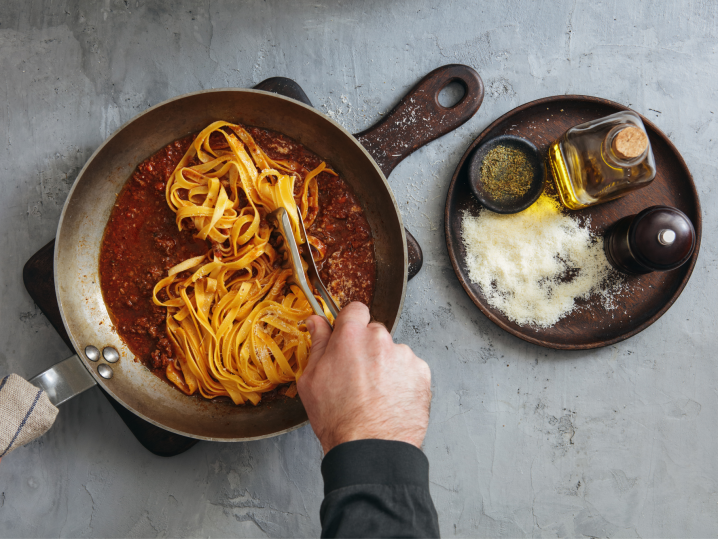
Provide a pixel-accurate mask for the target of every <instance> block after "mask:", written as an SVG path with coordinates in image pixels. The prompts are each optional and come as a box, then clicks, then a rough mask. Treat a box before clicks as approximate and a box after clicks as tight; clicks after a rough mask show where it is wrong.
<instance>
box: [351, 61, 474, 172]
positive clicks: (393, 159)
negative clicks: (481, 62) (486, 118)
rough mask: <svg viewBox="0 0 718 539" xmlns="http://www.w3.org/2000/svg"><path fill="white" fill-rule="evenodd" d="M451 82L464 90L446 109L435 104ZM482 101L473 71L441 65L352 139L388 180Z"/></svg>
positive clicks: (464, 67)
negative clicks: (371, 158)
mask: <svg viewBox="0 0 718 539" xmlns="http://www.w3.org/2000/svg"><path fill="white" fill-rule="evenodd" d="M452 82H458V83H459V84H461V85H462V86H463V87H464V96H463V97H462V98H461V100H460V101H459V102H458V103H456V104H455V105H453V106H452V107H449V108H446V107H443V106H442V105H441V104H440V103H439V93H440V92H441V90H443V89H444V88H446V87H447V86H448V85H449V84H451V83H452ZM483 100H484V83H483V81H482V80H481V77H480V76H479V74H478V73H477V72H476V70H475V69H473V68H471V67H469V66H466V65H461V64H450V65H445V66H442V67H439V68H437V69H435V70H434V71H432V72H431V73H429V74H428V75H426V76H425V77H424V78H423V79H421V80H420V81H419V82H418V83H417V84H416V86H414V87H413V88H412V89H411V90H410V91H409V93H408V94H406V95H405V96H404V97H403V98H402V99H401V101H399V104H398V105H397V106H396V107H394V108H393V109H392V110H391V112H389V113H388V114H386V115H385V116H384V117H383V118H382V119H381V120H380V121H379V122H377V123H376V124H374V125H373V126H371V127H370V128H369V129H366V130H364V131H362V132H361V133H357V134H356V135H354V136H355V137H356V138H357V139H358V140H359V142H361V144H362V146H364V148H366V150H367V151H368V152H369V153H370V154H371V156H372V157H373V158H374V160H375V161H376V162H377V164H378V165H379V168H381V171H382V172H383V173H384V176H389V174H391V171H392V170H394V168H395V167H396V165H398V164H399V163H401V161H402V160H404V158H406V157H407V156H408V155H410V154H411V153H413V152H415V151H416V150H418V149H419V148H421V147H422V146H424V145H425V144H428V143H429V142H431V141H432V140H435V139H437V138H439V137H441V136H442V135H446V134H447V133H450V132H451V131H453V130H454V129H456V128H457V127H459V126H461V125H463V124H464V123H466V122H467V121H468V120H469V119H470V118H471V117H472V116H473V115H474V114H476V112H477V111H478V110H479V107H481V102H482V101H483Z"/></svg>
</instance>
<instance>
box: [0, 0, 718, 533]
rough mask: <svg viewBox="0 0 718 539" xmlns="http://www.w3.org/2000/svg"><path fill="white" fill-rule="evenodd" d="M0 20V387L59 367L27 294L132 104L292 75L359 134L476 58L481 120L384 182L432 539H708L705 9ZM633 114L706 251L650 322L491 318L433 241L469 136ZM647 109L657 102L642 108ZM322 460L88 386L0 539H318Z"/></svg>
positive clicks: (703, 2) (292, 5) (325, 7)
mask: <svg viewBox="0 0 718 539" xmlns="http://www.w3.org/2000/svg"><path fill="white" fill-rule="evenodd" d="M2 4H3V6H2V9H0V74H1V75H2V76H1V78H0V99H1V105H2V106H0V135H1V136H2V139H3V140H2V143H1V144H0V193H1V194H0V253H1V256H0V294H1V295H0V302H1V308H0V317H1V318H0V320H1V322H2V323H1V324H0V373H1V374H4V373H6V372H17V373H18V374H20V375H23V376H31V375H34V374H36V373H37V372H38V371H40V370H42V369H44V368H46V367H48V366H50V365H51V364H52V363H53V362H55V361H56V360H60V359H62V358H64V357H65V356H67V355H68V354H69V350H68V349H67V348H66V346H65V345H64V344H63V342H62V341H61V340H60V338H59V337H58V336H57V334H56V333H55V331H54V330H53V329H52V327H51V326H50V325H49V323H48V322H47V320H46V319H45V318H44V317H43V315H42V314H41V313H40V312H39V310H38V309H37V307H35V306H34V305H33V302H32V301H31V300H30V298H29V296H28V295H27V293H26V292H25V289H24V287H23V284H22V278H21V271H22V267H23V264H24V263H25V261H26V260H27V259H28V258H29V257H30V256H31V255H32V254H33V253H34V252H35V251H36V250H37V249H38V248H40V247H41V246H43V245H44V244H45V243H47V242H48V241H49V240H50V239H52V238H53V236H54V234H55V227H56V226H57V221H58V218H59V214H60V210H61V208H62V204H63V201H64V199H65V197H66V195H67V192H68V190H69V188H70V185H71V184H72V182H73V180H74V178H75V176H76V174H77V172H78V171H79V169H80V168H81V166H82V165H83V164H84V162H85V160H86V159H87V158H88V157H89V156H90V155H91V153H92V152H93V150H94V149H95V148H96V147H97V146H98V145H99V144H100V143H101V142H102V141H103V140H104V139H105V137H107V136H108V135H109V134H111V133H112V132H113V131H114V130H115V129H117V128H118V127H119V126H120V125H122V124H123V123H124V122H126V121H128V120H129V119H131V118H132V117H133V116H134V115H136V114H137V113H139V112H140V111H142V110H144V109H145V108H147V107H148V106H150V105H154V104H156V103H158V102H160V101H163V100H165V99H167V98H170V97H173V96H176V95H179V94H183V93H186V92H191V91H195V90H199V89H203V88H219V87H225V86H235V87H247V86H252V85H254V84H255V83H257V82H259V81H261V80H263V79H265V78H267V77H270V76H275V75H284V76H288V77H292V78H294V79H296V80H297V81H299V82H300V83H301V84H302V86H303V87H304V89H305V90H306V92H307V94H308V95H309V96H310V98H311V99H312V100H313V101H314V103H315V105H317V106H319V107H321V108H322V110H323V111H325V112H327V113H328V114H330V115H331V116H332V117H334V118H335V119H337V120H338V121H339V122H340V123H342V124H343V125H345V126H346V127H347V128H349V129H350V130H353V131H358V130H360V129H362V128H364V127H366V126H368V125H370V124H372V123H373V122H374V121H376V120H377V119H378V118H379V117H380V114H381V113H382V112H385V111H387V110H388V109H390V108H391V106H392V105H393V104H394V103H395V102H396V101H397V100H398V99H399V97H400V96H401V95H402V94H403V92H405V91H406V90H408V89H409V88H410V87H411V86H412V85H413V84H414V83H415V82H416V81H417V80H418V79H419V78H420V77H421V76H423V75H424V74H425V73H427V72H428V71H430V70H431V69H433V68H435V67H437V66H440V65H442V64H446V63H454V62H461V63H466V64H469V65H471V66H473V67H474V68H476V69H477V70H478V71H479V72H480V74H481V76H482V77H483V79H484V82H485V84H486V98H485V100H484V105H483V106H482V108H481V110H480V111H479V113H478V114H477V115H476V116H475V117H474V119H472V120H471V121H470V122H469V123H467V124H466V125H465V126H463V127H462V128H460V129H459V130H458V131H456V132H455V133H452V134H450V135H448V136H446V137H444V138H442V139H440V140H438V141H436V142H434V143H432V144H430V145H429V146H428V147H426V148H424V149H422V150H421V151H419V152H418V153H417V154H415V155H413V156H411V157H410V158H409V159H408V160H406V161H405V162H404V163H402V164H401V165H400V166H399V167H398V168H397V169H396V170H395V171H394V173H393V174H392V176H391V179H390V183H391V185H392V188H393V189H394V193H395V194H396V197H397V199H398V200H399V201H400V204H401V208H402V209H403V216H404V219H405V221H406V223H407V226H408V228H409V229H410V230H412V231H413V232H414V234H415V235H416V236H417V238H418V240H419V241H420V243H421V244H422V246H423V248H424V254H425V256H426V263H425V265H424V269H423V270H422V272H421V273H420V275H419V277H418V278H417V279H415V280H414V281H412V282H411V283H410V285H409V294H408V296H407V302H406V306H405V309H404V313H403V316H402V323H401V325H400V327H399V330H398V332H397V334H396V338H397V340H398V341H401V342H405V343H407V344H409V345H411V346H412V347H414V348H415V349H416V350H418V351H419V353H420V354H421V355H422V357H424V358H425V359H426V360H427V361H428V362H429V364H430V365H431V368H432V372H433V384H434V402H433V406H432V412H431V424H430V426H429V432H428V435H427V438H426V445H425V451H426V453H427V455H428V456H429V459H430V461H431V489H432V495H433V497H434V500H435V502H436V507H437V509H438V511H439V518H440V523H441V530H442V534H443V535H444V536H447V537H448V536H454V535H456V536H491V537H498V536H501V537H523V536H536V537H538V536H540V537H556V536H557V537H565V536H578V537H581V536H597V537H604V536H606V537H638V536H641V537H668V536H694V537H699V536H715V534H716V531H717V530H718V484H717V482H718V460H717V459H716V458H715V448H714V442H711V440H715V438H716V435H717V434H718V425H717V424H716V412H717V411H718V394H717V393H716V387H718V369H716V365H715V362H714V355H715V352H714V350H715V346H716V344H718V336H716V322H715V311H716V309H715V301H716V292H717V291H718V280H717V278H718V272H716V249H717V248H718V243H717V242H716V240H715V235H716V228H717V226H718V220H717V218H716V211H715V209H714V208H715V207H716V204H717V203H718V193H716V189H715V181H716V178H715V176H716V172H717V168H718V151H717V150H718V124H717V123H716V122H715V115H714V112H718V110H716V108H715V107H718V104H716V92H717V90H716V89H717V88H718V75H717V74H716V73H717V72H718V56H717V53H716V42H717V40H716V38H717V37H718V4H717V3H716V2H715V1H712V0H694V1H688V0H684V1H664V2H637V1H636V2H633V1H603V2H602V1H588V0H576V1H573V0H571V1H567V0H553V1H551V2H530V1H525V2H521V1H518V0H502V1H496V2H468V1H447V2H438V1H435V2H428V1H409V0H402V1H394V2H381V1H375V2H368V1H367V2H351V3H350V2H322V1H319V0H317V1H315V2H308V1H295V2H278V1H268V2H264V1H253V2H243V3H240V2H236V1H230V0H226V1H211V2H196V3H195V2H189V1H183V2H179V1H172V2H156V3H151V2H146V1H138V0H125V1H109V0H106V1H104V2H92V1H89V0H88V1H85V2H62V1H47V2H44V3H43V2H24V1H22V0H17V1H9V0H4V1H3V2H2ZM563 93H578V94H590V95H597V96H602V97H606V98H609V99H613V100H615V101H618V102H620V103H624V104H626V105H630V106H632V107H633V108H635V109H636V110H638V111H639V112H641V113H643V114H645V115H646V116H647V117H648V118H650V119H651V120H652V121H653V122H655V123H656V124H657V125H658V127H660V128H661V129H662V130H663V131H665V132H666V133H667V134H668V136H669V137H670V138H671V140H672V141H673V142H674V143H675V144H676V146H677V147H678V148H679V149H680V150H681V152H682V153H683V156H684V157H685V159H686V161H687V163H688V166H689V167H690V169H691V170H692V172H693V175H694V177H695V180H696V183H697V186H698V191H699V193H700V196H701V200H702V204H703V216H704V225H705V228H704V236H703V245H702V247H701V256H700V258H699V260H698V264H697V266H696V269H695V272H694V274H693V277H692V279H691V282H690V283H689V285H688V287H687V288H686V289H685V291H684V292H683V295H682V296H681V297H680V299H679V300H678V301H677V302H676V304H675V305H674V306H673V307H672V308H671V310H670V311H668V313H667V314H666V315H665V316H663V318H661V319H660V320H659V321H658V322H657V323H656V324H654V325H653V326H652V327H650V328H649V329H648V330H646V331H644V332H643V333H641V334H639V335H638V336H636V337H634V338H632V339H630V340H628V341H626V342H623V343H621V344H619V345H616V346H612V347H609V348H606V349H602V350H595V351H588V352H575V353H567V352H554V351H549V350H544V349H542V348H539V347H536V346H533V345H529V344H526V343H524V342H523V341H520V340H518V339H516V338H514V337H512V336H510V335H508V334H505V333H503V332H502V331H500V330H498V329H497V328H496V327H494V326H493V325H492V324H491V323H490V322H488V320H487V319H486V318H484V316H483V315H482V314H481V313H480V312H479V311H478V310H477V309H476V308H475V307H474V305H473V304H472V303H471V302H470V301H469V299H468V297H467V296H466V295H465V294H464V292H463V291H462V289H461V287H460V286H459V284H458V282H457V280H456V277H455V276H454V272H453V270H452V268H451V265H450V263H449V259H448V256H447V254H446V248H445V245H444V235H443V221H442V216H443V206H444V199H445V193H446V189H447V186H448V182H449V179H450V177H451V174H452V172H453V169H454V167H455V165H456V162H457V161H458V159H459V157H460V156H461V154H462V153H463V152H464V150H465V148H466V147H467V146H468V145H469V143H470V142H471V141H472V139H473V138H474V137H475V136H476V135H477V134H478V133H479V132H480V131H481V130H482V129H483V128H484V127H486V125H488V124H489V123H490V122H491V121H492V120H493V119H495V118H496V117H498V116H499V115H501V114H503V113H504V112H506V111H508V110H510V109H512V108H513V107H515V106H517V105H520V104H521V103H524V102H526V101H530V100H533V99H536V98H540V97H544V96H549V95H554V94H563ZM658 111H660V112H658ZM320 461H321V450H320V447H319V445H318V443H317V441H316V439H315V438H314V435H313V434H312V432H311V430H310V429H309V428H302V429H300V430H298V431H295V432H292V433H291V434H287V435H284V436H282V437H279V438H274V439H270V440H266V441H262V442H255V443H246V444H226V445H222V444H211V443H200V444H199V445H197V446H195V447H194V448H193V449H191V450H190V451H188V452H187V453H185V454H183V455H181V456H178V457H175V458H171V459H163V458H159V457H155V456H153V455H151V454H150V453H148V452H147V451H146V450H144V449H143V448H142V447H141V446H140V445H139V443H138V442H137V441H136V440H135V439H134V438H133V436H132V435H131V434H130V433H129V431H128V430H127V428H126V427H125V425H124V424H123V423H122V421H121V420H120V419H119V418H118V416H117V414H116V413H115V412H114V411H113V410H112V408H111V407H110V405H109V404H108V402H107V401H106V400H105V398H104V397H102V395H101V394H100V392H99V391H98V390H96V389H93V390H91V391H89V392H87V393H86V394H84V395H82V396H80V397H79V398H77V399H75V400H73V401H71V402H70V403H68V404H66V405H64V406H63V407H62V410H61V413H60V416H59V417H58V420H57V423H56V425H55V427H54V428H53V429H52V430H51V431H50V432H49V433H48V434H47V435H45V436H44V437H43V438H42V439H41V440H39V441H37V442H34V443H32V444H31V445H29V446H27V447H25V448H23V449H21V450H18V451H16V452H14V453H13V454H11V455H10V456H9V457H7V458H6V459H3V462H2V463H1V464H0V534H1V535H2V536H27V537H30V536H96V537H118V536H132V537H155V536H202V537H214V536H263V535H268V536H273V537H274V536H277V537H284V536H312V535H317V534H318V532H319V515H318V513H319V505H320V503H321V499H322V482H321V477H320V473H319V465H320Z"/></svg>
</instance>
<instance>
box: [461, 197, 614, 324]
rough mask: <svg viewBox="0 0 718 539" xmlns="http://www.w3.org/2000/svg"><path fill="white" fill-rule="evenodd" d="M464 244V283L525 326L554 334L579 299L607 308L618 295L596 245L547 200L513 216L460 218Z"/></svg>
mask: <svg viewBox="0 0 718 539" xmlns="http://www.w3.org/2000/svg"><path fill="white" fill-rule="evenodd" d="M462 238H463V242H464V246H465V248H466V265H467V267H468V269H469V278H470V279H471V280H472V281H473V282H474V283H476V284H478V285H479V286H480V287H481V289H482V291H483V293H484V295H485V296H486V298H487V300H488V302H489V304H490V305H491V306H492V307H494V308H496V309H498V310H499V311H501V312H502V313H504V315H506V316H507V317H508V318H509V319H510V320H512V321H514V322H516V323H517V324H519V325H522V326H524V325H531V326H537V327H543V328H545V327H550V326H553V325H554V324H556V322H558V321H559V320H561V319H562V318H563V317H565V316H566V315H568V314H569V313H571V312H572V311H573V310H574V309H575V308H576V302H575V300H576V299H578V298H588V297H589V296H591V295H592V294H598V295H600V296H601V297H602V300H603V304H604V307H607V308H610V307H611V295H612V294H614V293H615V292H617V291H618V290H619V289H620V285H621V283H620V277H618V275H617V273H616V272H615V271H614V270H613V269H612V268H611V266H610V265H609V263H608V261H607V260H606V256H605V254H604V252H603V242H602V241H600V238H595V237H594V235H593V234H591V231H590V230H589V228H588V226H587V225H582V224H581V223H580V222H579V221H578V220H577V219H575V218H572V217H570V216H568V215H564V214H562V213H561V206H560V204H559V203H558V202H556V201H554V200H553V199H551V198H550V197H548V196H546V195H543V196H542V197H541V198H539V200H538V201H537V202H536V203H535V204H534V205H532V206H531V207H530V208H528V209H527V210H524V211H522V212H520V213H516V214H512V215H500V214H497V213H493V212H491V211H489V210H486V209H484V210H482V211H481V213H480V214H479V215H478V216H476V217H474V216H471V215H469V214H468V212H466V213H464V215H463V220H462Z"/></svg>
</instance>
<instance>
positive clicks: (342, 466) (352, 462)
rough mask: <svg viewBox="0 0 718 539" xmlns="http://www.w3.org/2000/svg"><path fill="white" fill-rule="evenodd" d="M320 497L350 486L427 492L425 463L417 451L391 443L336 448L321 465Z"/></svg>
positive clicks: (370, 442) (358, 442)
mask: <svg viewBox="0 0 718 539" xmlns="http://www.w3.org/2000/svg"><path fill="white" fill-rule="evenodd" d="M322 477H324V495H325V496H326V495H327V494H329V493H330V492H332V491H334V490H337V489H340V488H344V487H349V486H353V485H367V484H374V485H390V486H395V485H411V486H416V487H421V488H424V489H426V491H427V492H428V491H429V460H428V459H427V458H426V455H424V453H423V451H421V449H418V448H417V447H415V446H413V445H411V444H408V443H406V442H395V441H392V440H355V441H353V442H346V443H343V444H339V445H338V446H336V447H335V448H333V449H332V450H331V451H329V453H327V454H326V456H325V457H324V460H323V461H322Z"/></svg>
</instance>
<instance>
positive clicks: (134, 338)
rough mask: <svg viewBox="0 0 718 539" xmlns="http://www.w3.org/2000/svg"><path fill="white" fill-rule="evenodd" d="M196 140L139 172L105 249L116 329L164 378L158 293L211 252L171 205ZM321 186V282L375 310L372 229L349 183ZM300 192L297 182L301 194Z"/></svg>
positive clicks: (263, 137) (300, 156)
mask: <svg viewBox="0 0 718 539" xmlns="http://www.w3.org/2000/svg"><path fill="white" fill-rule="evenodd" d="M247 130H248V131H249V132H250V134H251V135H252V137H253V138H254V140H255V141H256V142H257V144H258V145H259V146H260V147H261V148H262V150H264V151H265V152H266V153H267V155H269V157H271V158H272V159H288V160H293V161H297V162H299V163H300V164H301V165H302V166H304V167H305V168H307V169H308V170H313V169H314V168H316V167H317V166H318V165H319V164H320V163H321V162H322V159H320V158H319V157H317V156H316V155H314V154H313V153H311V152H309V151H308V150H307V149H306V148H304V147H303V146H302V145H301V144H299V143H298V142H296V141H294V140H292V139H290V138H289V137H286V136H284V135H282V134H279V133H276V132H271V131H267V130H264V129H259V128H247ZM193 139H194V136H189V137H185V138H183V139H180V140H177V141H175V142H173V143H172V144H169V145H168V146H166V147H165V148H163V149H162V150H160V151H159V152H157V153H156V154H155V155H153V156H152V157H150V158H149V159H147V160H145V161H144V162H142V163H141V164H140V165H139V166H138V167H137V169H136V170H135V172H134V173H133V174H132V176H131V177H130V179H129V180H128V181H127V183H126V184H125V187H124V188H123V189H122V191H121V192H120V194H119V195H118V197H117V202H116V203H115V207H114V208H113V210H112V213H111V215H110V219H109V221H108V222H107V226H106V228H105V234H104V237H103V240H102V246H101V248H100V286H101V288H102V293H103V295H104V299H105V303H106V304H107V306H108V308H109V311H110V314H111V317H112V320H113V322H114V324H115V329H116V331H117V333H118V334H119V335H120V337H121V338H122V340H123V341H124V342H125V343H126V344H127V346H128V347H129V349H130V350H131V351H132V353H133V354H134V355H135V357H137V358H138V359H139V360H140V361H142V362H143V363H144V364H145V365H146V366H147V367H148V368H149V369H151V370H152V371H154V372H155V373H156V374H158V375H160V376H162V377H164V370H165V368H166V366H167V364H168V363H169V362H170V361H171V360H172V359H173V358H174V357H175V355H174V354H175V353H174V350H173V349H172V346H171V343H170V342H169V340H168V339H167V336H166V324H165V317H166V310H165V309H164V308H163V307H158V306H156V305H155V304H154V302H153V301H152V290H153V288H154V286H155V284H157V282H158V281H159V280H160V279H162V278H163V277H164V276H166V274H167V270H168V269H169V268H171V267H172V266H175V265H177V264H179V263H180V262H182V261H183V260H186V259H188V258H191V257H193V256H198V255H201V254H203V253H205V252H207V250H208V249H210V248H211V246H210V244H209V243H208V242H206V241H202V240H197V239H195V238H193V231H191V230H182V231H179V230H178V229H177V224H176V222H175V214H174V212H173V211H172V210H171V209H170V208H169V206H168V205H167V202H166V200H165V187H166V185H167V180H168V179H169V176H170V174H171V173H172V171H173V170H174V168H175V167H176V166H177V163H178V162H179V161H180V159H181V158H182V156H183V155H184V154H185V152H186V151H187V149H188V148H189V146H190V144H191V143H192V140H193ZM327 165H328V166H329V163H327ZM317 184H318V187H319V213H318V214H317V218H316V219H315V221H314V223H313V224H312V226H311V227H310V229H309V231H308V232H309V234H311V235H313V236H316V237H317V238H319V239H320V240H321V241H322V242H324V243H325V244H326V246H327V252H326V256H325V258H324V259H323V260H322V261H321V262H319V263H318V264H317V265H318V266H319V272H320V275H321V277H322V281H323V282H324V284H325V285H326V286H327V288H329V291H330V292H331V293H332V295H333V296H334V297H335V298H336V299H337V300H338V301H339V303H340V305H341V306H342V307H343V306H344V305H346V304H347V303H349V302H350V301H361V302H362V303H364V304H366V305H371V301H372V298H373V295H374V287H375V283H376V261H375V256H374V243H373V239H372V236H371V229H370V228H369V223H368V222H367V220H366V217H365V215H364V212H363V211H362V209H361V206H360V204H359V203H358V201H357V199H356V197H355V196H354V194H353V193H352V192H351V189H350V188H349V186H348V185H347V184H346V182H344V180H342V179H341V178H340V177H338V176H333V175H331V174H329V173H327V172H323V173H321V174H320V175H319V176H318V177H317ZM301 187H302V182H298V183H297V185H296V186H295V190H296V191H295V192H299V190H300V189H301Z"/></svg>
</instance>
